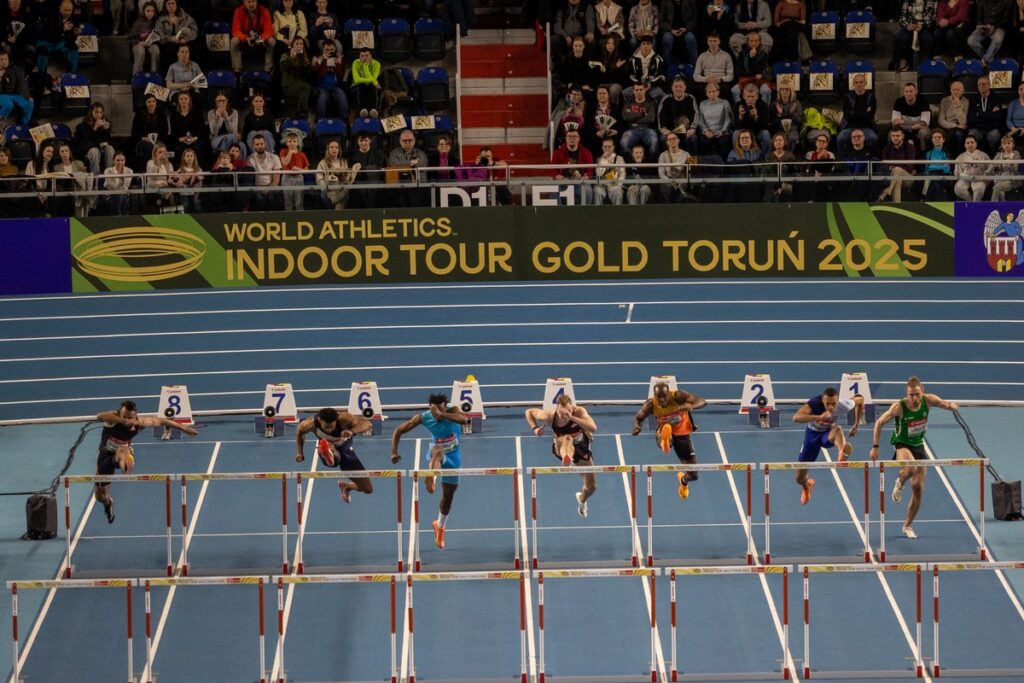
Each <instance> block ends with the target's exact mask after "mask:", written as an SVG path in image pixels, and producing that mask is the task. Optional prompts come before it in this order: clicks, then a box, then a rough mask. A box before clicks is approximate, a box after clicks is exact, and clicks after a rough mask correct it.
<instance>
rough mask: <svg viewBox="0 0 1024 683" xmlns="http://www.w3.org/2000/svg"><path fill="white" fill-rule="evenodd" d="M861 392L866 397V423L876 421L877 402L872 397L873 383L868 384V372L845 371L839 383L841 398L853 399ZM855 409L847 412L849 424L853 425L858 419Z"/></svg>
mask: <svg viewBox="0 0 1024 683" xmlns="http://www.w3.org/2000/svg"><path fill="white" fill-rule="evenodd" d="M857 394H860V395H861V396H863V397H864V422H862V423H861V424H864V423H868V422H874V421H875V402H874V400H873V399H872V398H871V385H870V384H868V374H867V373H866V372H844V373H843V379H842V380H841V381H840V383H839V400H840V401H841V400H843V399H844V398H848V399H850V400H853V397H854V396H856V395H857ZM856 417H857V416H856V414H855V413H854V411H852V410H851V411H850V412H849V413H847V414H846V421H847V424H848V425H849V426H850V427H852V426H853V421H854V420H855V419H856Z"/></svg>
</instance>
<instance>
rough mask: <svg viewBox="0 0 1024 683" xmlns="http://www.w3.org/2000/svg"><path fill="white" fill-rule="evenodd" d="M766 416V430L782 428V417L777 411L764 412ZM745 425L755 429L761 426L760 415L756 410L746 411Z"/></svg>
mask: <svg viewBox="0 0 1024 683" xmlns="http://www.w3.org/2000/svg"><path fill="white" fill-rule="evenodd" d="M765 412H766V413H767V414H768V429H775V428H778V427H781V426H782V415H781V414H779V411H777V410H768V411H765ZM747 424H749V425H753V426H755V427H758V426H760V424H761V414H760V411H757V410H753V409H751V410H748V411H747Z"/></svg>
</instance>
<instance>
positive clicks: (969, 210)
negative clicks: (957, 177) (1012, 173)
mask: <svg viewBox="0 0 1024 683" xmlns="http://www.w3.org/2000/svg"><path fill="white" fill-rule="evenodd" d="M954 218H955V221H954V225H955V226H956V240H955V244H954V249H955V259H956V274H957V275H963V276H968V277H1024V250H1022V246H1024V243H1022V242H1024V237H1022V234H1024V203H1021V202H978V203H974V202H971V203H966V202H957V204H956V209H955V213H954Z"/></svg>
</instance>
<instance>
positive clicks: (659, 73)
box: [626, 35, 665, 104]
mask: <svg viewBox="0 0 1024 683" xmlns="http://www.w3.org/2000/svg"><path fill="white" fill-rule="evenodd" d="M653 45H654V37H653V36H647V35H645V36H642V37H641V38H640V47H639V48H637V50H636V52H634V53H633V56H632V57H631V58H630V60H629V80H630V82H631V83H633V84H634V85H636V84H637V83H640V84H643V85H644V86H646V87H647V91H648V92H647V96H648V97H650V98H652V99H653V100H654V103H655V104H657V103H658V100H660V99H661V98H662V97H664V96H665V62H664V61H662V59H661V57H660V56H659V55H658V54H657V53H656V52H655V51H654V47H653ZM634 92H635V90H634ZM626 99H627V100H628V99H629V94H628V93H627V94H626Z"/></svg>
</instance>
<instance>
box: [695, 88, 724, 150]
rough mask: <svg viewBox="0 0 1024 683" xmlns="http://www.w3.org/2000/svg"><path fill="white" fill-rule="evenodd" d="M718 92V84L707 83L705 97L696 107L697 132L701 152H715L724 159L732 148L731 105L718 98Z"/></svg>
mask: <svg viewBox="0 0 1024 683" xmlns="http://www.w3.org/2000/svg"><path fill="white" fill-rule="evenodd" d="M718 93H719V90H718V85H716V84H715V83H708V84H707V87H706V88H705V94H706V95H707V99H705V100H704V101H703V102H701V103H700V105H698V107H697V111H698V116H697V121H698V123H697V132H698V133H699V134H700V136H701V137H700V138H699V139H700V152H701V154H717V155H718V156H719V157H721V158H722V159H724V158H725V157H727V156H728V155H729V150H731V149H732V107H730V106H729V103H728V102H726V101H725V100H722V99H719V97H718Z"/></svg>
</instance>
